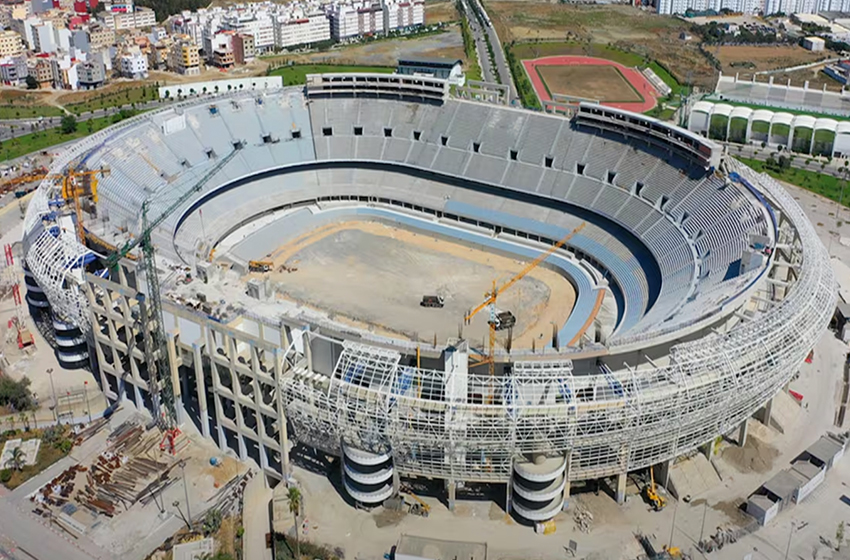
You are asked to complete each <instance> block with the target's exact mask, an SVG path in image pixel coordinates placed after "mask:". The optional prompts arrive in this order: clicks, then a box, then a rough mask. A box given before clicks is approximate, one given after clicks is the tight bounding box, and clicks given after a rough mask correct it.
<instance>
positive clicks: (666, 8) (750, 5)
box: [656, 0, 765, 15]
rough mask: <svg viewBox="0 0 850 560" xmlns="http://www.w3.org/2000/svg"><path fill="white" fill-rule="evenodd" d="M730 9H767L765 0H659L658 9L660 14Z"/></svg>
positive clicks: (754, 10) (743, 11)
mask: <svg viewBox="0 0 850 560" xmlns="http://www.w3.org/2000/svg"><path fill="white" fill-rule="evenodd" d="M724 9H725V10H730V11H732V12H740V13H744V14H756V13H760V12H762V11H763V10H764V9H765V0H658V1H657V3H656V10H657V11H658V13H659V14H664V15H674V14H684V13H685V12H686V11H688V10H694V11H698V12H701V11H705V10H714V11H716V12H719V11H721V10H724Z"/></svg>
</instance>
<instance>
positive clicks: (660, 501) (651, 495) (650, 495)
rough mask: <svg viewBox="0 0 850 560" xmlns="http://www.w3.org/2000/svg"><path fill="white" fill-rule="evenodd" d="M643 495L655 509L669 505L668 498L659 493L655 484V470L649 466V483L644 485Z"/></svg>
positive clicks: (659, 509)
mask: <svg viewBox="0 0 850 560" xmlns="http://www.w3.org/2000/svg"><path fill="white" fill-rule="evenodd" d="M643 497H644V499H645V500H646V501H647V502H648V503H649V505H650V506H652V509H653V510H655V511H661V510H662V509H664V508H665V507H666V506H667V499H666V498H665V497H664V496H662V495H661V494H659V493H658V489H657V488H656V486H655V470H654V469H653V468H652V467H649V484H647V485H646V486H644V487H643Z"/></svg>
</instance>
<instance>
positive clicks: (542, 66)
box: [522, 56, 658, 113]
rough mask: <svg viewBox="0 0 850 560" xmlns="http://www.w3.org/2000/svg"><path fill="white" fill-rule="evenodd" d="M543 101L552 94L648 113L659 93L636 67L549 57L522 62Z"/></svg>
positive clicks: (579, 58) (576, 58)
mask: <svg viewBox="0 0 850 560" xmlns="http://www.w3.org/2000/svg"><path fill="white" fill-rule="evenodd" d="M522 65H523V67H524V68H525V72H526V74H527V75H528V78H529V80H531V84H532V86H533V87H534V92H535V93H536V94H537V97H538V99H540V102H541V103H542V102H544V101H551V100H552V98H553V95H555V94H560V95H567V96H571V97H581V98H585V99H596V100H598V101H600V102H601V103H602V104H603V105H609V106H611V107H617V108H619V109H625V110H627V111H634V112H635V113H645V112H646V111H649V110H650V109H652V108H654V107H655V105H656V97H657V95H658V93H657V92H656V91H655V89H654V88H653V87H652V84H650V83H649V81H648V80H647V79H646V78H645V77H644V76H643V74H641V73H640V71H638V70H637V69H636V68H629V67H627V66H624V65H622V64H620V63H618V62H614V61H611V60H605V59H602V58H594V57H589V56H547V57H543V58H535V59H533V60H523V61H522Z"/></svg>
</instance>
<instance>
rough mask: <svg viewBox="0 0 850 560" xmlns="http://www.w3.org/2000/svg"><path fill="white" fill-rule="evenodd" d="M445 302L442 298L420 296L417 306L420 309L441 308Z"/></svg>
mask: <svg viewBox="0 0 850 560" xmlns="http://www.w3.org/2000/svg"><path fill="white" fill-rule="evenodd" d="M445 302H446V301H445V300H444V299H443V297H442V296H422V301H420V302H419V305H421V306H422V307H443V305H444V304H445Z"/></svg>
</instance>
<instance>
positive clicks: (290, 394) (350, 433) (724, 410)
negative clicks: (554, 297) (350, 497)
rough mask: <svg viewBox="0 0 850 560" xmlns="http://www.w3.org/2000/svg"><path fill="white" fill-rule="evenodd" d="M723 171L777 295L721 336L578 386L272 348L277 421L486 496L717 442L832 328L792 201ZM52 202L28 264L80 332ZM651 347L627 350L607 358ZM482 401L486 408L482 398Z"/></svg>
mask: <svg viewBox="0 0 850 560" xmlns="http://www.w3.org/2000/svg"><path fill="white" fill-rule="evenodd" d="M171 107H172V108H175V107H180V105H179V104H174V105H172V106H171ZM146 118H148V116H147V115H146V116H141V117H137V118H134V119H130V120H128V121H125V122H124V123H122V124H121V125H118V127H117V128H116V127H112V128H110V129H107V130H105V131H102V132H100V133H97V134H95V135H93V136H91V137H89V138H87V139H86V140H85V141H83V142H81V143H79V144H77V145H75V146H74V147H72V148H71V149H69V150H68V151H66V152H65V153H63V155H61V156H60V157H59V158H58V160H57V161H56V162H55V165H54V167H55V168H57V169H64V168H66V167H68V166H70V165H72V164H74V165H75V166H76V165H77V164H80V163H84V158H85V154H86V153H87V152H88V151H89V150H92V149H93V148H97V147H98V146H101V145H103V144H104V143H106V142H108V141H109V139H110V138H111V137H112V136H114V135H115V134H117V133H118V132H119V131H120V130H121V129H124V128H125V127H129V126H134V124H135V123H137V122H139V121H140V120H141V119H146ZM725 165H726V166H727V171H734V172H736V173H738V174H739V175H740V176H741V177H743V178H745V179H746V180H748V181H749V182H750V183H751V184H752V185H753V186H755V187H756V188H757V189H758V190H759V191H760V192H761V193H762V194H763V195H764V196H765V197H766V198H767V201H768V203H769V204H770V205H771V207H772V208H773V209H774V211H775V213H776V215H778V216H779V220H778V232H777V235H778V237H777V239H776V251H775V252H774V255H773V257H772V259H773V260H772V268H771V269H770V271H769V272H768V273H767V276H768V277H772V278H774V279H776V280H778V281H779V283H781V284H782V285H783V287H782V289H781V291H777V287H776V284H772V283H770V282H767V281H766V280H767V279H766V278H761V279H759V280H758V281H755V282H754V283H753V284H752V285H751V286H750V287H749V288H748V289H746V290H744V291H743V292H741V293H742V294H743V295H741V296H740V299H739V300H737V299H736V300H735V301H733V302H732V304H731V305H733V306H734V305H737V306H738V309H739V313H737V314H735V315H734V317H733V316H731V315H730V316H729V317H730V318H729V319H724V321H725V322H724V324H723V326H722V328H719V329H716V330H708V331H707V334H704V335H703V336H702V337H701V338H698V339H697V340H695V341H693V342H688V343H682V344H678V345H676V346H673V347H672V349H671V350H670V352H669V355H668V356H667V358H666V359H665V360H664V361H663V362H662V363H660V364H659V365H655V364H654V363H653V362H651V361H649V363H645V364H644V363H642V364H641V365H640V366H639V367H634V366H628V365H625V366H624V367H622V368H620V367H619V366H618V365H617V364H614V363H612V362H611V361H609V364H608V365H605V364H604V363H602V362H600V363H599V364H598V365H597V366H596V370H595V371H593V372H592V373H586V372H585V370H584V369H583V370H582V371H583V373H577V370H579V369H581V368H574V367H573V363H572V362H571V361H570V360H567V359H560V360H550V361H532V360H528V361H519V362H514V363H513V364H512V367H511V369H510V373H509V374H506V375H504V376H500V377H497V378H496V380H495V382H494V380H493V379H492V378H491V377H490V376H489V375H488V374H486V373H477V372H468V373H467V372H466V371H465V370H463V369H461V370H460V371H455V370H449V371H438V370H431V369H422V368H417V367H412V366H410V365H405V364H407V363H408V362H407V361H405V360H403V356H402V355H401V353H400V352H398V351H395V350H388V349H384V348H379V347H377V346H371V345H366V344H362V343H359V342H358V343H355V342H350V341H347V342H344V343H343V344H342V351H341V354H340V355H339V358H338V360H337V361H336V363H335V365H334V367H333V369H332V371H331V373H330V374H329V375H324V374H320V373H317V372H316V371H313V370H312V368H310V367H309V365H308V364H309V363H310V361H309V359H308V357H307V356H305V355H304V353H303V350H297V349H296V344H294V343H292V344H290V345H289V347H288V348H287V349H286V350H283V349H281V354H282V355H283V356H282V359H281V362H280V363H281V364H282V367H281V366H280V364H278V366H279V367H281V369H282V370H283V371H282V374H281V377H280V381H279V383H280V391H279V399H280V401H279V402H280V404H281V407H280V408H281V417H280V418H278V420H280V421H281V424H284V425H285V423H286V422H287V421H288V422H289V423H291V425H292V426H293V427H294V428H295V430H294V433H295V437H297V438H298V439H299V440H301V441H303V442H304V443H306V444H309V445H310V446H313V447H316V448H319V449H323V450H325V451H327V452H328V453H332V454H339V452H340V448H341V443H342V442H346V443H348V444H349V445H351V446H352V447H355V448H358V449H363V450H367V451H372V452H375V453H390V454H391V455H392V457H393V461H394V466H395V468H396V469H397V470H398V472H399V473H401V474H407V475H424V476H432V477H436V478H447V479H454V480H469V481H490V482H497V481H498V482H505V481H507V480H508V479H509V478H510V476H511V464H512V461H513V460H514V459H515V458H516V457H517V456H518V455H520V454H530V453H544V454H550V455H564V454H569V455H570V469H569V477H570V479H572V480H582V479H589V478H598V477H602V476H608V475H613V474H621V473H624V472H627V471H630V470H634V469H639V468H643V467H647V466H649V465H653V464H656V463H659V462H661V461H665V460H667V459H670V458H673V457H675V456H677V455H680V454H682V453H686V452H688V451H690V450H693V449H695V448H696V447H698V446H700V445H702V444H704V443H705V442H707V441H710V440H711V439H713V438H714V437H716V436H717V434H720V433H726V432H728V431H729V430H731V429H732V428H734V427H736V426H737V425H739V424H740V423H741V422H742V421H744V420H745V419H746V418H747V417H749V416H750V415H751V414H752V413H753V412H754V411H755V410H757V409H758V408H759V407H760V406H762V405H764V403H765V402H766V401H767V400H768V399H770V398H771V397H773V396H774V395H775V394H776V393H777V392H778V391H779V390H780V389H781V387H782V386H783V385H784V384H786V383H787V382H788V380H789V379H790V378H791V377H792V376H793V374H794V373H795V372H796V370H797V368H798V366H799V364H800V363H801V362H802V361H803V359H804V358H805V356H806V354H807V353H808V352H809V351H810V350H811V348H812V347H813V346H814V344H815V342H816V341H817V339H818V338H819V336H820V335H821V333H822V332H823V330H824V329H825V327H826V325H827V324H828V322H829V319H830V317H831V315H832V311H833V309H834V305H835V300H836V290H835V281H834V277H833V272H832V268H831V265H830V262H829V257H828V254H827V252H826V250H825V248H824V247H823V245H822V244H821V242H820V240H819V239H818V238H817V236H816V234H815V231H814V228H813V227H812V225H811V224H810V223H809V221H808V219H807V218H806V216H805V214H804V213H803V211H802V210H801V209H800V207H799V206H798V205H797V203H796V202H795V201H794V200H793V198H792V197H791V196H790V195H788V193H786V192H785V190H784V189H783V188H782V187H781V186H780V185H779V184H777V183H776V182H775V181H773V180H772V179H771V178H769V177H768V176H766V175H757V174H755V173H754V172H752V171H751V170H750V169H749V168H747V167H745V166H743V165H742V164H739V163H738V162H736V161H735V160H733V159H731V158H727V160H726V163H725ZM54 190H55V187H54V186H53V185H52V184H50V183H44V184H42V185H41V186H40V188H39V189H38V190H37V191H36V193H35V194H34V196H33V199H32V201H31V203H30V208H29V210H28V212H27V216H26V220H25V223H24V245H25V251H26V261H27V264H28V266H29V268H30V270H31V271H32V272H33V275H34V276H35V278H36V279H37V281H38V283H39V285H40V286H41V287H42V289H43V290H44V292H45V293H46V295H47V297H48V300H49V301H50V304H51V306H52V307H53V309H54V311H55V312H57V313H58V314H59V315H60V316H61V317H62V318H63V319H66V320H69V321H71V322H73V323H74V324H76V325H78V326H80V327H81V328H82V329H83V330H86V331H88V330H90V322H91V319H90V310H89V309H88V305H87V302H86V299H85V295H84V291H83V290H82V289H80V284H81V283H82V282H83V279H82V274H81V273H80V272H79V265H78V263H79V262H80V260H81V259H82V258H83V257H84V256H85V254H86V253H87V250H86V249H85V248H84V247H82V246H81V245H79V243H78V241H77V238H76V236H75V235H74V233H73V232H63V231H61V230H56V229H55V225H54V224H55V221H54V220H53V218H52V216H51V214H52V210H51V207H50V204H49V201H50V200H52V199H53V198H54V197H55V192H54ZM309 336H319V335H313V334H311V335H309ZM651 344H652V342H651V341H650V340H644V339H643V338H642V337H641V336H635V337H632V338H630V339H626V338H623V339H622V341H621V343H620V347H619V348H618V347H616V346H609V348H608V350H609V351H610V352H611V353H612V354H616V353H617V352H626V351H632V350H639V349H640V348H641V345H651ZM200 363H201V361H200V360H199V364H200ZM609 366H610V367H609ZM199 367H201V366H200V365H199ZM233 367H234V368H238V367H239V366H238V365H236V362H234V365H233ZM246 375H247V374H246ZM494 389H495V391H494ZM493 392H495V398H493V399H490V398H484V397H483V395H489V394H491V393H493ZM284 413H285V416H286V418H282V416H283V415H284Z"/></svg>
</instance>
